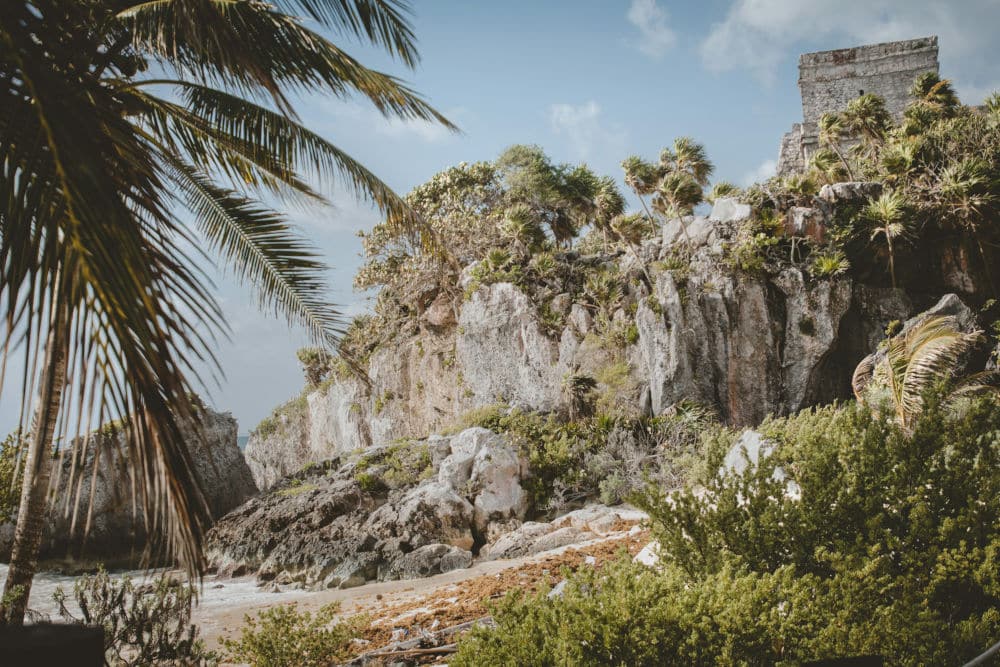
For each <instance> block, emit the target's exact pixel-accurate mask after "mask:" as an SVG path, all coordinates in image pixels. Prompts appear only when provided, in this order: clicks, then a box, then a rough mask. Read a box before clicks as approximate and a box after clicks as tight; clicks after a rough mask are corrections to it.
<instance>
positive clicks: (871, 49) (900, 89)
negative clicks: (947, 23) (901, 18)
mask: <svg viewBox="0 0 1000 667" xmlns="http://www.w3.org/2000/svg"><path fill="white" fill-rule="evenodd" d="M937 71H938V41H937V37H923V38H919V39H911V40H906V41H899V42H886V43H882V44H869V45H866V46H856V47H853V48H848V49H837V50H835V51H820V52H817V53H806V54H803V55H802V56H800V57H799V91H800V93H801V96H802V118H803V122H802V123H796V124H795V125H793V126H792V131H791V132H789V133H788V134H786V135H785V136H784V138H783V139H782V142H781V150H780V152H779V159H778V166H777V173H778V175H779V176H787V175H788V174H790V173H796V172H798V173H802V172H804V171H805V169H806V166H807V163H808V160H809V158H810V157H811V156H812V154H813V153H814V152H815V151H816V150H817V149H818V148H819V138H818V123H819V120H820V117H821V116H822V115H823V114H824V113H826V112H828V111H840V110H841V109H844V108H845V107H846V106H847V104H848V103H849V102H850V101H851V100H853V99H854V98H856V97H858V96H859V95H863V94H865V93H874V94H876V95H879V96H880V97H881V98H882V99H883V100H885V105H886V109H887V110H888V111H889V113H891V114H892V115H893V116H895V117H897V118H899V117H900V116H902V114H903V111H904V110H905V109H906V107H907V105H909V104H910V102H911V101H912V98H911V97H910V94H909V91H910V87H911V86H912V85H913V81H914V79H916V78H917V76H918V75H920V74H923V73H924V72H935V73H936V72H937Z"/></svg>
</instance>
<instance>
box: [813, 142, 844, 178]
mask: <svg viewBox="0 0 1000 667" xmlns="http://www.w3.org/2000/svg"><path fill="white" fill-rule="evenodd" d="M809 168H810V170H811V171H812V173H814V174H816V175H818V176H819V177H820V178H821V179H822V180H823V182H824V183H830V184H832V183H840V182H841V181H843V180H844V179H845V178H849V176H848V175H847V170H846V169H845V168H844V164H843V160H841V159H840V156H838V155H837V153H836V152H835V151H833V150H831V149H829V148H821V149H819V150H818V151H816V152H815V153H813V154H812V157H810V158H809Z"/></svg>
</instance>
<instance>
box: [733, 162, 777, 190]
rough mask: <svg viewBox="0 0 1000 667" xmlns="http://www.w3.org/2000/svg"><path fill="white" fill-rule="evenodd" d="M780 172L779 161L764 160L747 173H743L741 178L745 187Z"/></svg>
mask: <svg viewBox="0 0 1000 667" xmlns="http://www.w3.org/2000/svg"><path fill="white" fill-rule="evenodd" d="M776 173H778V163H777V161H776V160H764V161H763V162H761V163H760V164H759V165H757V166H756V167H755V168H754V169H751V170H750V171H748V172H747V173H745V174H743V178H742V179H741V181H742V183H741V184H742V185H743V186H744V187H746V186H748V185H753V184H754V183H761V182H763V181H766V180H767V179H769V178H771V177H772V176H774V175H775V174H776Z"/></svg>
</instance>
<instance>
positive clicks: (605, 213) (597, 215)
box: [594, 176, 625, 251]
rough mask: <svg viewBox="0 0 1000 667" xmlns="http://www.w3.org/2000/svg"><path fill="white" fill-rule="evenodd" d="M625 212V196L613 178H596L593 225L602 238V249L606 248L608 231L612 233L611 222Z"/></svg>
mask: <svg viewBox="0 0 1000 667" xmlns="http://www.w3.org/2000/svg"><path fill="white" fill-rule="evenodd" d="M624 213H625V197H623V196H622V193H621V192H619V191H618V186H617V185H616V184H615V179H613V178H611V177H610V176H602V177H601V178H600V179H598V185H597V195H596V197H595V198H594V227H596V228H597V229H598V230H600V232H601V234H602V235H603V238H604V249H605V251H606V250H607V249H608V247H607V246H608V233H609V232H610V233H611V234H614V233H615V232H614V228H613V226H612V223H613V222H614V220H615V219H616V218H617V217H618V216H620V215H622V214H624Z"/></svg>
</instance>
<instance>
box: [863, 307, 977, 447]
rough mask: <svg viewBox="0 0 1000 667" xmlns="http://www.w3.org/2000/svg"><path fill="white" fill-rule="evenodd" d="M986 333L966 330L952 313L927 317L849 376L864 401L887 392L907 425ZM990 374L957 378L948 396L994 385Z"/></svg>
mask: <svg viewBox="0 0 1000 667" xmlns="http://www.w3.org/2000/svg"><path fill="white" fill-rule="evenodd" d="M982 337H983V332H982V331H973V332H971V333H963V332H962V331H961V330H960V329H959V328H958V323H957V321H956V320H955V318H954V317H951V316H932V317H927V318H925V319H924V320H922V321H921V322H919V323H917V324H916V325H915V326H913V327H911V328H910V329H907V330H905V331H903V332H902V333H900V334H899V335H896V336H894V337H892V338H890V339H888V340H887V341H886V343H885V346H884V349H882V350H879V351H877V352H875V353H873V354H870V355H868V356H867V357H865V358H864V359H862V360H861V363H859V364H858V366H857V368H856V369H855V370H854V376H853V378H852V379H851V385H852V388H853V389H854V395H855V397H857V399H858V401H859V402H861V403H864V402H865V401H866V400H868V399H869V398H870V396H871V395H872V392H873V390H879V389H880V390H882V391H884V392H885V393H886V394H887V395H888V398H889V401H890V402H891V405H892V407H893V411H894V412H895V414H896V419H897V421H898V422H899V425H900V426H902V427H903V428H904V429H906V430H909V429H910V428H911V426H912V425H913V422H914V420H915V419H916V418H917V417H918V416H919V415H920V412H921V410H922V409H923V396H924V394H926V393H927V391H928V390H929V389H930V388H932V387H933V386H934V385H935V384H936V383H938V382H940V381H942V380H950V379H953V376H954V375H955V373H956V371H957V370H958V368H959V361H960V359H961V358H962V356H963V355H964V354H965V353H966V352H967V351H968V350H970V349H972V348H973V347H975V346H976V345H977V344H978V343H979V342H980V341H981V340H982ZM989 375H990V374H984V373H976V374H973V375H970V376H967V377H965V378H961V379H959V381H958V382H957V384H954V385H953V386H952V388H951V392H950V395H951V396H952V397H956V396H961V395H967V394H971V393H976V392H981V391H986V390H992V387H991V386H990V385H989V384H988V383H987V380H988V376H989Z"/></svg>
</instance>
